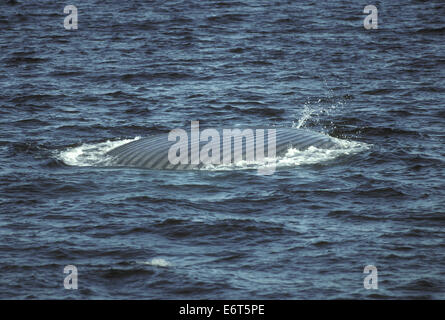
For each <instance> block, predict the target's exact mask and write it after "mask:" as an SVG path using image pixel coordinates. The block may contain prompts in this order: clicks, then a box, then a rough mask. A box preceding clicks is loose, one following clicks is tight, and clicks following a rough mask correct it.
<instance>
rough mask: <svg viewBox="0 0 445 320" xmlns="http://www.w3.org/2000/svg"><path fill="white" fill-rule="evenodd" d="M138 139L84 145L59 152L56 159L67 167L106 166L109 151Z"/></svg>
mask: <svg viewBox="0 0 445 320" xmlns="http://www.w3.org/2000/svg"><path fill="white" fill-rule="evenodd" d="M138 139H140V137H136V138H134V139H125V140H118V141H105V142H99V143H84V144H81V145H80V146H77V147H73V148H68V149H66V150H63V151H61V152H60V153H59V154H58V155H56V157H57V158H58V159H60V160H62V161H63V162H64V163H65V164H67V165H69V166H81V167H85V166H97V165H106V164H107V161H108V160H109V159H108V157H107V156H106V153H107V152H108V151H110V150H111V149H114V148H116V147H119V146H120V145H123V144H125V143H128V142H131V141H135V140H138Z"/></svg>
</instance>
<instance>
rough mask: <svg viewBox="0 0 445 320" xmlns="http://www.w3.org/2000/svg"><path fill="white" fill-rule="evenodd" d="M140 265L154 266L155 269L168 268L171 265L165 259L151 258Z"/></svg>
mask: <svg viewBox="0 0 445 320" xmlns="http://www.w3.org/2000/svg"><path fill="white" fill-rule="evenodd" d="M142 264H146V265H150V266H155V267H164V268H165V267H170V266H171V265H172V264H171V263H170V262H168V261H167V260H165V259H162V258H153V259H151V260H150V261H144V262H142Z"/></svg>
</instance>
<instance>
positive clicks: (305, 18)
mask: <svg viewBox="0 0 445 320" xmlns="http://www.w3.org/2000/svg"><path fill="white" fill-rule="evenodd" d="M68 4H72V5H75V6H76V7H77V9H78V29H77V30H65V28H64V24H63V21H64V18H65V17H66V16H67V14H64V13H63V9H64V7H65V5H68ZM368 4H374V5H375V6H376V7H377V8H378V10H379V11H378V29H376V30H367V29H365V28H364V26H363V20H364V18H365V17H366V14H364V13H363V9H364V7H365V6H366V5H368ZM0 66H1V76H0V129H1V130H0V298H3V299H8V298H18V299H53V298H56V299H58V298H73V299H99V298H100V299H102V298H104V299H117V298H122V299H139V298H143V299H198V298H202V299H340V298H347V299H349V298H360V299H361V298H378V299H408V298H416V299H417V298H418V299H445V241H444V239H445V228H444V227H445V208H444V207H445V148H444V142H445V5H444V2H443V1H442V0H432V1H414V0H410V1H408V0H406V1H389V0H382V1H375V2H374V3H368V2H366V1H352V0H346V1H279V0H277V1H269V0H267V1H266V0H259V1H253V0H240V1H228V0H227V1H210V0H200V1H198V0H177V1H164V0H163V1H157V0H156V1H136V0H127V1H117V0H116V1H98V0H83V1H74V0H73V1H69V2H66V1H50V0H40V1H36V0H32V1H24V0H2V1H1V2H0ZM192 120H199V121H200V124H201V125H202V126H207V127H222V126H226V127H236V126H263V127H268V126H270V127H286V128H291V127H295V128H304V129H308V130H313V131H317V132H321V133H323V134H326V135H329V136H332V137H334V138H337V139H339V140H338V141H340V142H341V143H342V148H340V149H338V150H327V151H326V150H325V151H322V150H318V149H311V150H306V151H301V152H300V151H296V150H294V152H293V153H292V152H290V154H289V155H287V157H286V158H284V159H281V160H282V162H283V165H282V166H279V167H278V168H277V170H276V172H275V173H274V174H273V175H269V176H266V175H260V174H258V172H257V171H256V170H252V169H248V168H245V169H243V168H236V169H235V168H234V169H232V170H231V169H230V168H229V169H227V168H226V169H224V170H222V169H221V170H218V168H217V169H215V170H192V171H165V170H164V171H162V170H158V171H157V170H147V169H135V168H120V167H107V166H101V165H98V163H100V161H101V160H103V157H104V154H105V152H106V151H107V150H110V149H111V148H112V147H114V146H116V145H119V144H122V143H124V142H125V141H127V140H131V139H135V138H137V137H144V136H147V135H151V134H156V133H161V132H168V131H170V130H172V129H175V128H188V127H189V126H190V121H192ZM66 265H74V266H76V267H77V269H78V290H67V289H65V288H64V285H63V282H64V278H65V277H66V274H64V273H63V270H64V267H65V266H66ZM366 265H374V266H376V268H377V270H378V289H374V290H373V289H371V290H367V289H365V288H364V286H363V280H364V278H365V276H366V274H364V273H363V269H364V267H365V266H366Z"/></svg>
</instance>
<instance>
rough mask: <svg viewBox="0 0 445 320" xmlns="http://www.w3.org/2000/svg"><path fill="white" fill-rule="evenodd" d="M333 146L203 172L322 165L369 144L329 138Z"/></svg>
mask: <svg viewBox="0 0 445 320" xmlns="http://www.w3.org/2000/svg"><path fill="white" fill-rule="evenodd" d="M329 139H331V140H332V141H333V142H334V143H335V146H333V147H331V148H329V149H325V148H316V147H314V146H311V147H309V148H307V149H305V150H298V149H296V148H289V149H288V150H287V152H286V154H285V155H283V156H278V157H276V158H275V159H273V158H265V159H263V160H261V161H250V162H249V161H245V160H242V161H238V162H236V163H233V164H220V165H206V166H204V167H203V169H205V170H211V171H220V170H221V171H224V170H245V169H267V168H271V167H275V168H287V167H297V166H302V165H311V164H322V163H324V162H327V161H331V160H334V159H336V158H339V157H342V156H348V155H353V154H357V153H359V152H362V151H365V150H367V149H369V148H370V147H371V146H370V145H369V144H366V143H363V142H357V141H349V140H344V139H337V138H333V137H329Z"/></svg>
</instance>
